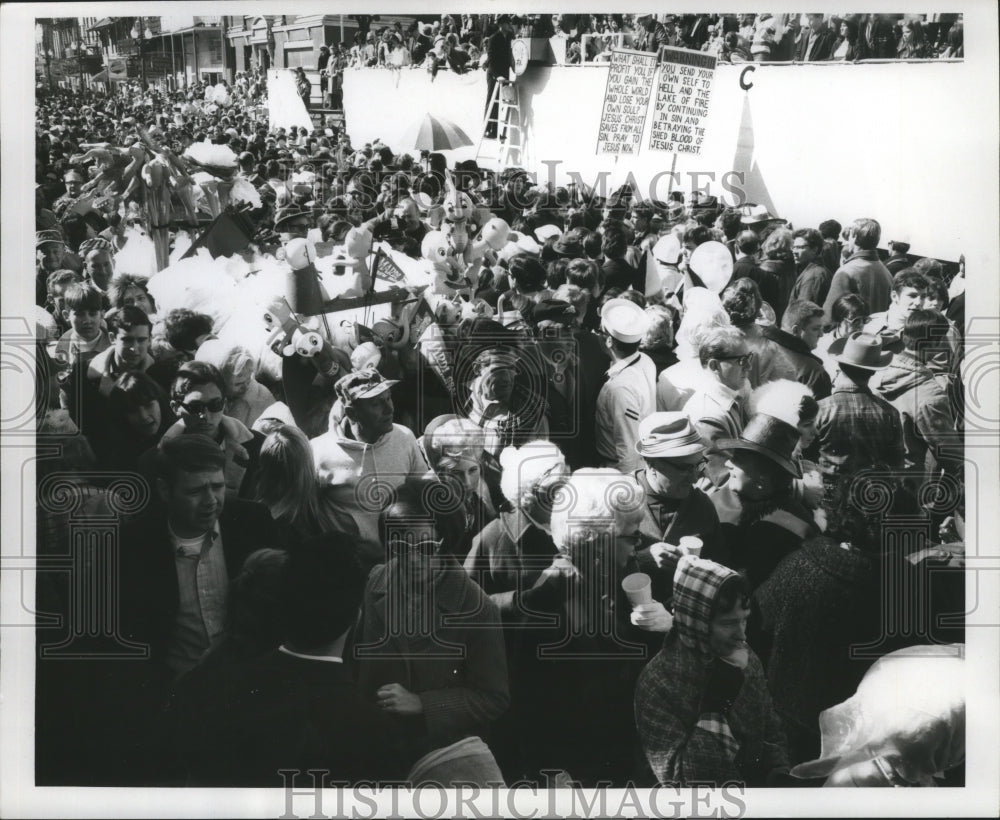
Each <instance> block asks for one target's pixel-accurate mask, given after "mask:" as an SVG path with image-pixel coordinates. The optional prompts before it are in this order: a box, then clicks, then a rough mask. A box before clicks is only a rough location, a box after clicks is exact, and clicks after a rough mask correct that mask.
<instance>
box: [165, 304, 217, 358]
mask: <svg viewBox="0 0 1000 820" xmlns="http://www.w3.org/2000/svg"><path fill="white" fill-rule="evenodd" d="M163 328H164V335H165V336H166V339H167V341H168V342H170V344H171V346H172V347H174V348H175V349H176V350H181V351H185V352H188V353H193V352H194V349H195V347H196V341H197V339H198V337H199V336H206V335H208V334H209V333H211V332H212V317H211V316H209V315H208V314H206V313H195V312H194V311H193V310H190V309H189V308H175V309H174V310H172V311H170V313H168V314H167V315H166V317H165V318H164V320H163Z"/></svg>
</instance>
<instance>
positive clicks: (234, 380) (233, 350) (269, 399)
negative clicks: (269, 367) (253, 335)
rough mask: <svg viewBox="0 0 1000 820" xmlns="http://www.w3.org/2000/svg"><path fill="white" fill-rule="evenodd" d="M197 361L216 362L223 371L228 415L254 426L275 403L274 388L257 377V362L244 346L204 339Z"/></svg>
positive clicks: (197, 354)
mask: <svg viewBox="0 0 1000 820" xmlns="http://www.w3.org/2000/svg"><path fill="white" fill-rule="evenodd" d="M195 360H196V361H199V362H208V364H214V365H215V366H216V367H217V368H219V370H220V371H221V372H222V377H223V379H225V382H226V415H227V416H232V417H233V418H235V419H237V420H239V421H241V422H243V424H245V425H246V426H247V427H252V426H253V423H254V422H255V421H257V419H258V418H260V414H261V413H263V412H264V411H265V410H266V409H267V408H268V407H270V406H271V405H272V404H274V395H273V394H272V393H271V391H270V390H268V389H267V388H266V387H264V385H262V384H261V383H260V382H258V381H257V379H255V378H254V370H255V369H256V362H255V361H254V359H253V357H252V356H251V355H250V352H249V351H248V350H247V349H246V348H245V347H243V346H242V345H236V344H230V343H228V342H224V341H222V340H221V339H209V340H208V341H205V342H202V344H201V346H200V347H199V348H198V352H197V353H196V354H195Z"/></svg>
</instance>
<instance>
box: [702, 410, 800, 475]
mask: <svg viewBox="0 0 1000 820" xmlns="http://www.w3.org/2000/svg"><path fill="white" fill-rule="evenodd" d="M800 436H801V434H800V433H799V428H798V427H793V426H792V425H791V424H789V423H788V422H787V421H782V420H781V419H776V418H775V417H774V416H769V415H767V414H766V413H758V414H757V415H756V416H754V417H753V418H752V419H750V421H748V422H747V426H746V427H744V428H743V432H742V433H741V434H740V437H739V438H724V439H720V440H719V441H718V443H717V444H716V446H717V447H718V448H719V449H720V450H750V451H751V452H754V453H758V454H759V455H762V456H764V457H766V458H768V459H770V460H771V461H773V462H774V463H775V464H777V465H778V466H779V467H781V469H783V470H784V471H785V472H787V473H790V474H791V475H793V476H794V477H795V478H802V470H801V469H800V468H799V465H798V464H796V463H795V462H794V461H793V460H792V453H793V452H794V451H795V445H797V444H798V443H799V438H800Z"/></svg>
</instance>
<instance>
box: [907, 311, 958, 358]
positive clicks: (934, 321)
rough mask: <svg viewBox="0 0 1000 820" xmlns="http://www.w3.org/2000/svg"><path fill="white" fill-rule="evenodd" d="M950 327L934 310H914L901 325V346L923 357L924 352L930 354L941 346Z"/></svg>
mask: <svg viewBox="0 0 1000 820" xmlns="http://www.w3.org/2000/svg"><path fill="white" fill-rule="evenodd" d="M950 329H951V325H950V324H949V323H948V320H947V319H946V318H945V317H944V315H943V314H941V313H938V312H937V311H936V310H923V309H919V310H914V311H913V312H912V313H911V314H910V315H909V316H907V317H906V323H905V324H904V325H903V334H902V335H903V346H904V347H905V348H906V349H907V350H908V351H911V352H916V353H917V354H918V358H921V359H923V358H924V355H923V354H924V353H926V354H930V355H932V354H933V353H935V352H937V351H938V350H939V349H940V348H941V345H942V343H944V342H945V341H946V339H947V338H948V331H949V330H950ZM921 348H924V350H921Z"/></svg>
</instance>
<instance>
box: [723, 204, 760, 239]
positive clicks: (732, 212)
mask: <svg viewBox="0 0 1000 820" xmlns="http://www.w3.org/2000/svg"><path fill="white" fill-rule="evenodd" d="M741 220H742V214H741V213H740V212H739V211H737V210H736V209H735V208H727V209H726V210H725V211H723V212H722V218H721V224H722V232H723V233H724V234H725V235H726V240H727V241H728V240H730V239H735V238H736V237H737V236H738V235H739V233H740V228H741V226H742V225H743V223H742V221H741ZM750 233H753V231H750Z"/></svg>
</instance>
